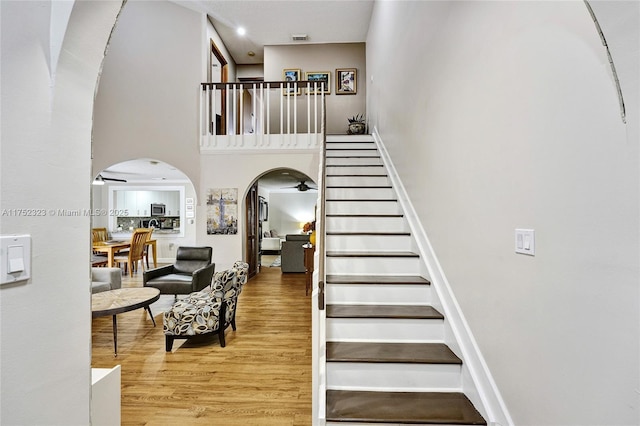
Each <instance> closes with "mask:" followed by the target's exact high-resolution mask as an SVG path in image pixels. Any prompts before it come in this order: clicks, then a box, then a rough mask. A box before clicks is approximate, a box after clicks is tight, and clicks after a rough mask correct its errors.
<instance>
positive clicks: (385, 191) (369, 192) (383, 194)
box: [326, 187, 397, 200]
mask: <svg viewBox="0 0 640 426" xmlns="http://www.w3.org/2000/svg"><path fill="white" fill-rule="evenodd" d="M326 194H327V195H326V197H327V200H363V199H366V200H391V199H396V197H397V196H396V192H395V191H394V190H393V188H365V187H357V188H327V191H326Z"/></svg>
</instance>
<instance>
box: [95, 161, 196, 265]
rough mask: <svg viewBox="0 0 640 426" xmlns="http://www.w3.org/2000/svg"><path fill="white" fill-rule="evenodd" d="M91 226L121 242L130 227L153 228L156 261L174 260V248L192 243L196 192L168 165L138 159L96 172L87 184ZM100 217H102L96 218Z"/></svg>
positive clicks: (182, 175) (183, 177) (177, 171)
mask: <svg viewBox="0 0 640 426" xmlns="http://www.w3.org/2000/svg"><path fill="white" fill-rule="evenodd" d="M91 187H92V190H91V208H92V211H94V212H100V214H95V215H93V216H92V218H91V227H92V228H106V229H107V232H108V235H109V237H110V238H113V239H127V238H128V237H130V233H131V231H132V230H133V229H134V228H151V227H153V228H154V231H153V232H154V237H156V239H157V241H158V242H157V254H158V258H159V259H160V262H162V263H171V262H173V261H174V260H175V253H176V250H177V248H178V246H181V245H183V246H184V245H186V246H188V245H194V244H195V220H194V219H195V211H194V208H195V204H196V191H195V188H194V185H193V184H192V182H191V180H190V179H189V178H188V176H187V175H186V174H185V173H183V172H182V171H181V170H179V169H177V168H176V167H174V166H172V165H171V164H168V163H165V162H162V161H159V160H155V159H152V158H138V159H133V160H128V161H123V162H120V163H117V164H113V165H111V166H109V167H107V168H105V169H103V170H102V171H100V172H99V173H98V174H97V175H96V176H95V177H94V180H93V185H92V186H91ZM102 213H104V214H102Z"/></svg>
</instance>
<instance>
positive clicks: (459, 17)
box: [367, 1, 640, 425]
mask: <svg viewBox="0 0 640 426" xmlns="http://www.w3.org/2000/svg"><path fill="white" fill-rule="evenodd" d="M595 3H598V7H599V9H601V10H607V9H608V8H612V9H609V10H614V11H616V13H613V17H614V18H615V19H616V20H615V22H616V31H612V32H611V33H610V34H611V35H612V39H611V40H610V42H611V43H613V44H614V45H615V46H616V47H617V48H618V53H620V54H621V55H620V56H621V57H623V58H624V61H621V64H619V65H623V66H624V68H625V69H622V70H621V80H622V81H623V86H625V85H626V87H630V88H632V89H633V90H628V91H627V92H626V93H625V97H626V98H627V102H628V105H629V106H630V107H631V114H630V115H629V117H628V120H629V123H628V124H627V125H624V124H623V123H622V121H621V119H620V114H619V108H618V100H617V97H616V91H615V86H614V84H613V80H612V77H611V75H610V67H609V64H608V62H607V59H606V55H605V52H604V48H603V46H602V44H601V42H600V40H599V38H598V35H597V33H596V31H595V27H594V24H593V22H592V20H591V18H590V16H589V14H588V12H587V9H586V7H585V5H584V3H583V2H473V1H472V2H406V1H399V2H376V5H375V10H374V13H373V16H372V22H371V26H370V31H369V36H368V40H367V73H368V75H369V76H371V77H372V79H373V82H369V84H368V90H367V93H368V95H369V96H368V100H367V103H368V105H367V106H368V108H367V110H368V112H369V116H370V118H371V119H372V124H373V125H375V126H376V127H377V129H378V130H379V133H380V136H381V138H382V140H383V142H384V143H385V144H386V146H387V147H388V149H389V151H390V154H391V156H392V158H393V161H394V163H395V165H396V167H397V168H398V169H399V171H400V174H401V177H402V179H403V183H404V185H405V186H406V188H407V190H408V192H409V194H410V196H411V197H412V202H413V203H414V205H415V207H416V210H417V212H418V214H419V216H420V218H421V221H422V223H423V225H424V227H425V229H426V231H427V234H428V235H429V238H430V240H431V242H432V244H433V246H434V249H435V252H436V254H437V256H438V258H439V260H440V262H441V264H442V266H443V268H444V272H445V274H446V275H447V278H448V280H449V282H450V284H451V286H452V288H453V290H454V293H455V295H456V297H457V300H458V302H459V303H460V305H461V307H462V310H463V313H464V315H465V316H466V319H467V320H468V322H469V324H470V327H471V329H472V332H473V334H474V335H475V338H476V339H477V342H478V344H479V346H480V348H481V350H482V353H483V355H484V357H485V359H486V362H487V364H488V367H489V369H490V370H491V373H492V374H493V377H494V379H495V380H496V382H497V385H498V388H499V389H500V391H501V393H502V396H503V397H504V399H505V401H506V404H507V406H508V409H509V410H510V413H511V415H512V418H513V420H514V422H515V423H516V424H519V425H584V424H618V425H622V424H638V423H639V422H640V414H639V413H640V404H639V399H638V389H640V383H639V377H640V370H639V363H638V359H640V351H639V336H640V327H639V326H640V317H639V313H640V306H639V297H638V295H639V293H638V286H639V281H640V280H639V277H640V274H639V264H638V262H639V259H640V253H639V250H638V248H639V224H638V222H639V217H640V215H639V213H640V212H639V208H638V207H639V197H638V194H639V173H638V139H637V135H638V131H637V129H638V116H637V95H638V93H637V88H638V84H637V79H638V72H637V70H638V51H639V49H638V40H639V37H638V16H639V14H638V3H636V2H626V3H620V2H595ZM608 5H610V6H608ZM614 36H618V37H623V41H624V42H625V43H616V40H615V37H614ZM618 41H620V40H619V39H618ZM620 56H619V57H620ZM614 59H615V58H614ZM399 70H402V71H403V72H402V73H399V72H398V71H399ZM629 70H632V71H633V70H635V72H628V71H629ZM625 71H627V72H625ZM408 74H411V75H413V76H415V78H408V77H407V75H408ZM625 78H626V80H625ZM629 78H630V79H631V81H629V80H628V79H629ZM519 227H523V228H534V229H535V231H536V256H535V257H529V256H523V255H517V254H515V253H514V229H515V228H519Z"/></svg>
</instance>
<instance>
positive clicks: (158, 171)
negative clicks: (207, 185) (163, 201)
mask: <svg viewBox="0 0 640 426" xmlns="http://www.w3.org/2000/svg"><path fill="white" fill-rule="evenodd" d="M99 174H100V175H101V176H102V177H103V178H115V179H124V180H126V181H127V183H129V184H143V183H145V184H147V183H185V182H189V178H188V177H187V175H185V174H184V173H182V172H181V171H180V170H178V169H176V168H175V167H173V166H172V165H170V164H167V163H164V162H162V161H157V160H153V159H151V158H140V159H137V160H130V161H124V162H122V163H118V164H114V165H113V166H109V167H107V168H106V169H104V170H103V171H101V172H100V173H99Z"/></svg>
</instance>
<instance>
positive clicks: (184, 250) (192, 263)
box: [142, 247, 215, 296]
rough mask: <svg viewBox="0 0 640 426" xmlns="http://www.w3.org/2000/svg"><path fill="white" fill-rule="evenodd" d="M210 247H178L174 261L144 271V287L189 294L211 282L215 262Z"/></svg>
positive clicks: (176, 293) (166, 292) (168, 292)
mask: <svg viewBox="0 0 640 426" xmlns="http://www.w3.org/2000/svg"><path fill="white" fill-rule="evenodd" d="M212 254H213V249H212V248H211V247H178V252H177V254H176V263H174V264H173V265H167V266H161V267H160V268H155V269H151V270H149V271H145V272H144V275H143V276H142V281H143V283H144V286H145V287H155V288H157V289H159V290H160V294H175V295H176V296H177V295H178V294H190V293H193V292H195V291H200V290H202V289H203V288H205V287H207V286H208V285H209V284H211V278H213V273H214V271H215V263H211V257H212Z"/></svg>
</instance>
